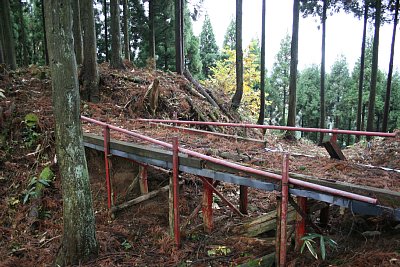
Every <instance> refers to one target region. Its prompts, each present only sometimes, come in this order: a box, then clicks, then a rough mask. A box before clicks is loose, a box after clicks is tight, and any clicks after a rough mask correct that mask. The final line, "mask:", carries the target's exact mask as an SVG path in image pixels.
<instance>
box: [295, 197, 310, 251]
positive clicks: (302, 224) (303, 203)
mask: <svg viewBox="0 0 400 267" xmlns="http://www.w3.org/2000/svg"><path fill="white" fill-rule="evenodd" d="M297 205H298V206H299V207H300V210H301V211H303V213H304V214H307V198H305V197H297ZM305 233H306V220H305V218H304V217H303V216H302V215H301V214H299V213H296V233H295V250H296V251H300V249H301V246H302V245H303V240H301V238H302V237H303V236H304V234H305Z"/></svg>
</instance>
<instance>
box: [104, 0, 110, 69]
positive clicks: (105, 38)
mask: <svg viewBox="0 0 400 267" xmlns="http://www.w3.org/2000/svg"><path fill="white" fill-rule="evenodd" d="M107 13H108V11H107V0H104V1H103V14H104V46H105V49H104V50H105V51H104V52H105V54H106V62H108V61H109V60H110V56H109V54H108V18H107V17H108V14H107Z"/></svg>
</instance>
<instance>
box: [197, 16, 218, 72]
mask: <svg viewBox="0 0 400 267" xmlns="http://www.w3.org/2000/svg"><path fill="white" fill-rule="evenodd" d="M200 57H201V63H202V65H203V68H202V74H203V76H204V77H205V78H207V77H208V76H209V75H212V73H211V71H210V69H211V68H212V67H215V62H216V61H217V58H218V46H217V42H216V41H215V35H214V31H213V28H212V25H211V21H210V18H209V17H208V15H207V14H206V16H205V18H204V23H203V26H202V28H201V33H200Z"/></svg>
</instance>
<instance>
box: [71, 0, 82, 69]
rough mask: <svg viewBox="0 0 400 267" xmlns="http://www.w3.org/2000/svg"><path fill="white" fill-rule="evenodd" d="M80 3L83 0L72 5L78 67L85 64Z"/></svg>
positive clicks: (73, 2)
mask: <svg viewBox="0 0 400 267" xmlns="http://www.w3.org/2000/svg"><path fill="white" fill-rule="evenodd" d="M79 1H81V0H75V1H71V4H72V13H73V23H72V26H73V27H72V30H73V34H74V48H75V57H76V63H77V64H78V65H81V64H82V62H83V44H82V30H81V15H80V6H79Z"/></svg>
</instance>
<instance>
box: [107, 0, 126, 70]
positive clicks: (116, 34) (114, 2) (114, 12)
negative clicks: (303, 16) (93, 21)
mask: <svg viewBox="0 0 400 267" xmlns="http://www.w3.org/2000/svg"><path fill="white" fill-rule="evenodd" d="M110 14H111V27H110V29H111V60H110V66H111V68H114V69H123V68H124V64H123V63H122V57H121V26H120V19H119V17H120V10H119V0H110Z"/></svg>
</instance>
